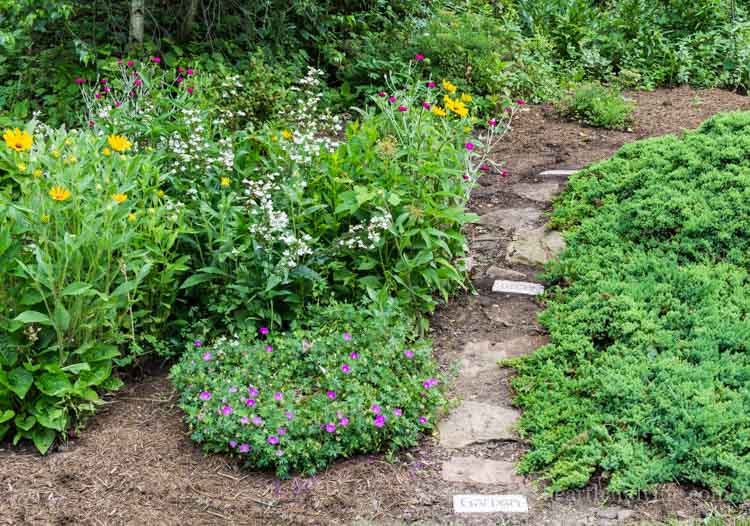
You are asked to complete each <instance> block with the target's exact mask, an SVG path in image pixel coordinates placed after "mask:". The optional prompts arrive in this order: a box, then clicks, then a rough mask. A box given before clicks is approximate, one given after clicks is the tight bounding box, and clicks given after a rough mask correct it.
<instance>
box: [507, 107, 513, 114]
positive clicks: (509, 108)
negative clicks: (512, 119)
mask: <svg viewBox="0 0 750 526" xmlns="http://www.w3.org/2000/svg"><path fill="white" fill-rule="evenodd" d="M512 111H513V110H512V109H511V107H510V106H508V107H507V108H505V113H511V112H512Z"/></svg>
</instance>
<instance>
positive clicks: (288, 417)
mask: <svg viewBox="0 0 750 526" xmlns="http://www.w3.org/2000/svg"><path fill="white" fill-rule="evenodd" d="M284 416H285V417H286V419H287V420H294V413H292V412H291V411H287V412H286V413H284Z"/></svg>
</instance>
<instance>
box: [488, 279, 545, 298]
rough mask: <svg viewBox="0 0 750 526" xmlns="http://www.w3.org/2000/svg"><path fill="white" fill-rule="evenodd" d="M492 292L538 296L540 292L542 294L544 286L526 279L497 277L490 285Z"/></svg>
mask: <svg viewBox="0 0 750 526" xmlns="http://www.w3.org/2000/svg"><path fill="white" fill-rule="evenodd" d="M492 292H501V293H503V294H525V295H527V296H539V295H540V294H544V286H543V285H540V284H538V283H529V282H528V281H508V280H505V279H498V280H497V281H495V283H494V284H493V285H492Z"/></svg>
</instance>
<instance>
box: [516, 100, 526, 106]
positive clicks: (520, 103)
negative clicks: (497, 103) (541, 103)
mask: <svg viewBox="0 0 750 526" xmlns="http://www.w3.org/2000/svg"><path fill="white" fill-rule="evenodd" d="M516 104H518V105H519V106H523V105H524V104H526V101H525V100H523V99H518V100H517V101H516Z"/></svg>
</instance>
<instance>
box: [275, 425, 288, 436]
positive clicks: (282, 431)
mask: <svg viewBox="0 0 750 526" xmlns="http://www.w3.org/2000/svg"><path fill="white" fill-rule="evenodd" d="M276 434H277V435H279V436H281V437H283V436H284V435H286V428H285V427H280V428H278V429H277V430H276Z"/></svg>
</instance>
